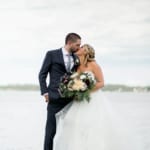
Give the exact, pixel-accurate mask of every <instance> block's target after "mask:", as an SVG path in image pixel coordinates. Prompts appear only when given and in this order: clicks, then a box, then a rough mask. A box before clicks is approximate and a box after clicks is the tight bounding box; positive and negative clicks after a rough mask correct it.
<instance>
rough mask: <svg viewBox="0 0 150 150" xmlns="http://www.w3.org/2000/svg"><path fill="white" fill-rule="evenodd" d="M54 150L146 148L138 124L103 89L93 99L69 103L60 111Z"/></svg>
mask: <svg viewBox="0 0 150 150" xmlns="http://www.w3.org/2000/svg"><path fill="white" fill-rule="evenodd" d="M56 121H57V132H56V135H55V138H54V150H143V149H142V146H141V143H140V140H139V139H138V137H137V136H135V135H134V133H133V130H132V129H134V127H133V126H132V125H131V124H130V121H128V119H125V118H124V117H123V116H121V115H120V114H119V113H118V112H117V110H115V109H114V108H113V106H112V104H111V99H108V98H107V97H106V96H105V95H104V92H102V91H101V90H99V91H97V92H93V93H92V94H91V100H90V102H89V103H88V102H87V101H82V102H77V101H73V102H71V103H69V104H68V105H67V106H66V107H65V108H64V109H63V110H61V111H60V112H58V113H57V114H56Z"/></svg>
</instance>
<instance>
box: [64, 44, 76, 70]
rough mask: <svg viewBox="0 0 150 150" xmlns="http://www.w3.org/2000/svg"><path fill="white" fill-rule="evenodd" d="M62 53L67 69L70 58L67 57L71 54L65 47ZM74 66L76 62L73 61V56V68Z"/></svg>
mask: <svg viewBox="0 0 150 150" xmlns="http://www.w3.org/2000/svg"><path fill="white" fill-rule="evenodd" d="M62 53H63V59H64V63H65V67H66V68H67V63H68V61H69V58H68V56H67V55H68V54H69V52H68V51H67V50H66V49H65V48H64V47H62ZM73 65H74V61H73V57H72V56H71V68H72V67H73Z"/></svg>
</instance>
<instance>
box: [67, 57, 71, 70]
mask: <svg viewBox="0 0 150 150" xmlns="http://www.w3.org/2000/svg"><path fill="white" fill-rule="evenodd" d="M67 56H68V61H67V71H68V72H70V71H71V54H67Z"/></svg>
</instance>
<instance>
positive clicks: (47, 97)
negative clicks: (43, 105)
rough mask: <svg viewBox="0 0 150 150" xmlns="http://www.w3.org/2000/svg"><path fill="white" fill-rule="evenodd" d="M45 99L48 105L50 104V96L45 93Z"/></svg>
mask: <svg viewBox="0 0 150 150" xmlns="http://www.w3.org/2000/svg"><path fill="white" fill-rule="evenodd" d="M44 97H45V102H47V103H48V102H49V95H48V93H45V94H44Z"/></svg>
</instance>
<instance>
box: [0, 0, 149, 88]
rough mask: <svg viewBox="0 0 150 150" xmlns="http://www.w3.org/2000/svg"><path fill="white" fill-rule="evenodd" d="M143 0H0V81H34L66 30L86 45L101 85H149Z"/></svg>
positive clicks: (146, 16)
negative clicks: (101, 78)
mask: <svg viewBox="0 0 150 150" xmlns="http://www.w3.org/2000/svg"><path fill="white" fill-rule="evenodd" d="M149 8H150V1H149V0H132V1H131V0H126V1H125V0H105V1H104V0H92V1H91V0H64V1H58V0H13V1H12V0H0V69H1V72H0V85H6V84H17V83H20V84H24V83H33V84H38V72H39V70H40V67H41V64H42V61H43V58H44V56H45V53H46V52H47V50H51V49H56V48H60V47H62V46H63V45H64V39H65V36H66V34H67V33H68V32H77V33H78V34H80V35H81V37H82V44H84V43H89V44H91V45H92V46H93V47H94V48H95V51H96V59H97V62H98V63H99V65H100V66H101V68H102V70H103V73H104V78H105V83H116V84H127V85H150V69H149V68H150V9H149Z"/></svg>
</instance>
